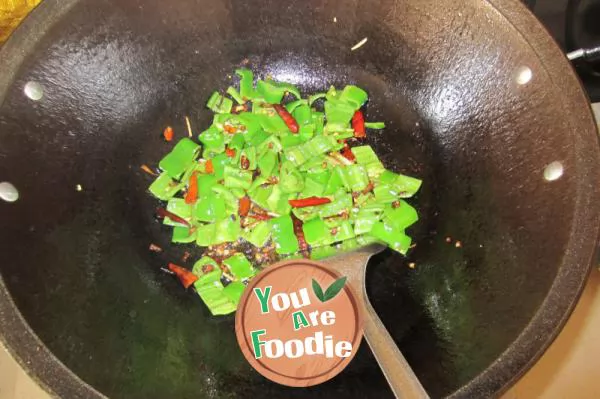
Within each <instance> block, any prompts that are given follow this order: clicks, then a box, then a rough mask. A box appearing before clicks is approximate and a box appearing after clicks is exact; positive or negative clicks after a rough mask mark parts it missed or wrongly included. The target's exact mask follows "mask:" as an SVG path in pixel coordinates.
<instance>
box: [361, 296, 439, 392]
mask: <svg viewBox="0 0 600 399" xmlns="http://www.w3.org/2000/svg"><path fill="white" fill-rule="evenodd" d="M363 298H364V300H363V304H364V307H363V311H364V312H363V314H364V320H365V321H364V334H365V339H366V340H367V343H368V344H369V346H370V347H371V351H372V352H373V354H374V355H375V359H377V363H379V367H381V371H382V372H383V375H384V376H385V378H386V379H387V381H388V384H390V388H392V391H393V392H394V395H395V396H396V398H402V399H422V398H429V395H427V392H425V389H424V388H423V386H422V385H421V382H419V379H418V378H417V376H416V375H415V373H414V372H413V371H412V368H411V367H410V365H409V364H408V362H407V361H406V359H405V358H404V356H403V355H402V352H400V349H398V345H396V342H394V340H393V339H392V337H391V336H390V333H389V332H388V331H387V329H386V328H385V326H384V325H383V323H382V322H381V319H379V316H377V313H375V309H373V306H371V303H370V302H369V300H368V299H367V296H366V295H364V297H363Z"/></svg>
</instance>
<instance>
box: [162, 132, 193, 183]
mask: <svg viewBox="0 0 600 399" xmlns="http://www.w3.org/2000/svg"><path fill="white" fill-rule="evenodd" d="M199 151H200V146H199V145H198V144H196V143H194V142H193V141H192V140H190V139H188V138H187V137H186V138H183V139H181V140H179V142H178V143H177V144H176V145H175V147H174V148H173V150H171V152H170V153H168V154H167V155H166V156H165V157H164V158H163V159H162V160H161V161H160V163H159V164H158V166H159V167H160V168H161V169H162V170H163V171H165V172H166V173H167V174H168V175H169V176H171V177H172V178H175V179H176V178H178V177H179V176H181V174H182V173H183V172H184V171H185V170H186V169H187V168H188V167H189V166H190V164H191V163H192V162H194V161H195V159H196V156H197V155H198V152H199Z"/></svg>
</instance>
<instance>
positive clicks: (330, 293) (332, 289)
mask: <svg viewBox="0 0 600 399" xmlns="http://www.w3.org/2000/svg"><path fill="white" fill-rule="evenodd" d="M344 284H346V277H341V278H339V279H337V280H335V281H334V282H333V283H332V284H331V285H330V286H329V288H327V290H325V293H324V294H323V289H322V288H321V286H320V285H319V283H317V281H316V280H315V279H314V278H313V280H312V289H313V291H314V293H315V295H316V296H317V298H319V301H321V302H327V301H329V300H331V299H333V298H335V296H336V295H337V294H338V293H339V292H340V291H341V290H342V288H344Z"/></svg>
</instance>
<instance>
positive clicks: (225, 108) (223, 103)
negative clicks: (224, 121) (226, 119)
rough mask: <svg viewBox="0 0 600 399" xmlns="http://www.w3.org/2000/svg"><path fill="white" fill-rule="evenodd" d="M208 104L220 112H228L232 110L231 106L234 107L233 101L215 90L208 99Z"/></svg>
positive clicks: (214, 110) (211, 108)
mask: <svg viewBox="0 0 600 399" xmlns="http://www.w3.org/2000/svg"><path fill="white" fill-rule="evenodd" d="M206 106H207V107H208V109H210V110H211V111H213V112H216V113H218V114H228V113H230V112H231V107H233V101H231V100H230V99H229V98H227V97H225V96H222V95H221V94H219V92H218V91H215V92H214V93H213V94H212V95H211V96H210V98H209V99H208V102H207V103H206Z"/></svg>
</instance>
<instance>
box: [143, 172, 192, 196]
mask: <svg viewBox="0 0 600 399" xmlns="http://www.w3.org/2000/svg"><path fill="white" fill-rule="evenodd" d="M183 187H185V182H181V183H180V182H178V181H175V180H173V179H171V176H169V174H168V173H166V172H164V173H161V174H160V175H159V176H158V177H157V178H156V180H154V182H153V183H152V184H151V185H150V187H149V188H148V190H149V191H150V192H151V193H152V195H154V196H155V197H156V198H158V199H160V200H163V201H166V200H168V199H169V198H172V197H173V196H174V195H175V194H177V193H178V192H179V191H180V190H181V189H182V188H183Z"/></svg>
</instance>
